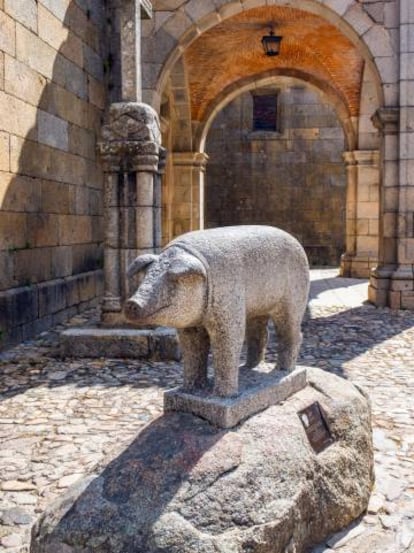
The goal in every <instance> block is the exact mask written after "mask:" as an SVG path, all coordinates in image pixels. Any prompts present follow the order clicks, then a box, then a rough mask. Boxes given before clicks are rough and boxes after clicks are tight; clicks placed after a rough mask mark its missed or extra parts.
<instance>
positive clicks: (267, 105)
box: [204, 77, 346, 265]
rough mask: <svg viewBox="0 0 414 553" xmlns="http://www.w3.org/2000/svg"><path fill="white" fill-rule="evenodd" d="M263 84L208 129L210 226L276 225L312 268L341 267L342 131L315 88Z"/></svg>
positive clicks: (283, 81) (294, 82)
mask: <svg viewBox="0 0 414 553" xmlns="http://www.w3.org/2000/svg"><path fill="white" fill-rule="evenodd" d="M261 83H262V84H261ZM265 83H267V84H266V85H264V84H263V81H259V82H253V83H251V84H250V90H247V91H246V92H242V93H241V94H239V96H237V97H236V98H235V99H233V100H232V101H231V102H230V103H228V104H227V105H226V106H225V107H224V108H222V110H221V111H220V112H219V113H218V114H217V115H216V117H215V118H214V121H213V122H212V124H211V126H210V130H209V132H208V135H207V140H206V148H205V149H206V153H207V154H208V156H209V162H208V164H207V170H206V190H205V206H206V207H205V220H204V222H205V226H206V227H215V226H224V225H232V224H233V225H234V224H235V225H238V224H266V225H274V226H278V227H280V228H283V229H284V230H287V231H288V232H290V233H291V234H293V235H294V236H296V237H297V238H298V239H299V240H300V242H301V243H302V244H303V245H304V247H305V250H306V252H307V254H308V258H309V261H310V263H311V264H312V265H338V264H339V262H340V257H341V254H342V253H343V252H344V251H345V207H346V170H345V166H344V162H343V157H342V156H343V152H344V149H345V143H346V139H345V135H344V130H343V128H342V125H341V123H340V121H339V119H338V116H337V114H336V111H335V109H334V108H333V107H332V106H331V105H330V104H329V102H328V101H327V98H326V96H325V95H323V94H321V93H320V92H319V91H318V90H317V89H316V88H315V87H313V86H311V85H309V84H307V83H305V82H304V81H301V80H298V79H293V78H289V77H288V78H286V77H275V78H273V79H269V78H268V79H267V80H265Z"/></svg>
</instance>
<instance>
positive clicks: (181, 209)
mask: <svg viewBox="0 0 414 553" xmlns="http://www.w3.org/2000/svg"><path fill="white" fill-rule="evenodd" d="M207 160H208V155H207V154H205V153H200V152H175V153H173V154H172V163H173V170H174V191H173V194H172V197H171V200H170V201H171V217H172V225H171V227H172V237H175V236H178V235H180V234H183V233H184V232H188V231H190V230H197V229H201V228H203V227H204V176H205V171H206V165H207Z"/></svg>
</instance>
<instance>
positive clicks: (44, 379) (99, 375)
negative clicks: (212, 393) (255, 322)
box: [0, 305, 414, 400]
mask: <svg viewBox="0 0 414 553" xmlns="http://www.w3.org/2000/svg"><path fill="white" fill-rule="evenodd" d="M412 326H414V313H411V312H408V311H405V312H403V311H399V312H398V311H391V310H390V309H377V308H375V307H373V306H368V305H367V306H365V305H364V306H359V307H357V308H351V309H347V310H342V311H340V310H339V309H338V308H335V307H328V308H321V309H318V308H316V309H312V315H310V313H309V312H308V313H307V315H306V317H305V321H304V324H303V335H304V339H303V345H302V348H301V352H300V357H299V360H298V362H299V364H302V365H308V366H316V367H320V368H323V369H326V370H329V371H331V372H335V373H336V374H339V375H341V376H344V377H346V373H345V371H344V368H343V365H344V363H346V362H349V361H351V360H352V359H354V358H355V357H357V356H359V355H362V354H363V353H366V352H367V351H369V350H370V349H371V348H373V347H375V346H376V345H379V344H381V343H383V342H384V341H385V340H389V339H392V338H394V337H395V336H398V335H399V334H400V333H401V332H403V331H404V330H406V329H409V328H411V327H412ZM53 344H54V345H53ZM55 346H56V344H55V343H54V342H53V340H52V341H51V342H50V343H49V345H43V346H41V347H40V346H36V342H35V343H33V344H31V345H30V344H29V345H28V346H27V347H24V348H20V349H19V348H17V349H16V350H15V352H11V353H10V354H9V355H8V356H0V400H1V399H6V398H10V397H12V396H15V395H17V394H23V393H25V392H26V391H27V390H29V389H31V388H34V387H37V386H46V387H48V388H58V387H61V386H77V387H85V388H87V387H92V386H100V387H105V388H108V387H121V386H125V385H128V386H131V387H135V388H137V389H145V388H149V387H158V388H161V389H164V388H171V387H174V386H177V385H180V384H181V378H182V368H181V366H180V364H179V363H174V362H171V363H164V362H151V361H140V360H124V359H66V360H64V361H62V360H59V359H56V358H53V357H52V356H51V355H52V353H53V351H54V347H55ZM275 357H276V354H275V339H274V335H272V334H271V338H270V341H269V351H268V355H267V358H266V359H267V361H269V362H274V360H275Z"/></svg>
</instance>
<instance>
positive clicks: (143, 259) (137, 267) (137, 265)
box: [127, 253, 158, 278]
mask: <svg viewBox="0 0 414 553" xmlns="http://www.w3.org/2000/svg"><path fill="white" fill-rule="evenodd" d="M157 259H158V255H153V254H152V253H145V254H144V255H140V256H139V257H137V258H136V259H134V261H133V262H132V263H131V264H130V265H129V266H128V269H127V277H128V278H131V277H133V276H134V275H136V274H137V273H139V272H140V271H143V270H144V269H145V268H146V267H148V265H151V263H153V262H154V261H156V260H157Z"/></svg>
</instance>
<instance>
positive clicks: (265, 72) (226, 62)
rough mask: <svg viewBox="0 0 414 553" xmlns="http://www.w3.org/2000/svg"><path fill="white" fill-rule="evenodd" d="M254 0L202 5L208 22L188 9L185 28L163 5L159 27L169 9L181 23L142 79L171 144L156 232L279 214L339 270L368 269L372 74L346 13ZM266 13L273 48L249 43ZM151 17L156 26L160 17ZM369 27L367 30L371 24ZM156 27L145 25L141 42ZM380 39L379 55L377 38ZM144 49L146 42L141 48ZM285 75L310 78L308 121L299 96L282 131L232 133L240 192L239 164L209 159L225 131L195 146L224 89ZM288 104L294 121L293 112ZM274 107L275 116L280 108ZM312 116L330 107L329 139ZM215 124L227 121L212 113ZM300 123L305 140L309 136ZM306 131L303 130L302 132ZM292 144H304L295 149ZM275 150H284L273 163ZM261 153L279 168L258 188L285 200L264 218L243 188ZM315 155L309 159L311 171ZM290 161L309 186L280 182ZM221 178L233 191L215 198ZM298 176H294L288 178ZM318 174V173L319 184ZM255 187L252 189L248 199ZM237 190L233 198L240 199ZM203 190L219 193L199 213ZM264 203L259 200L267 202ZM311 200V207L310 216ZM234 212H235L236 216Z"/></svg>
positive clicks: (375, 212)
mask: <svg viewBox="0 0 414 553" xmlns="http://www.w3.org/2000/svg"><path fill="white" fill-rule="evenodd" d="M230 4H231V3H229V5H230ZM260 4H261V2H255V3H254V7H251V8H249V9H247V7H246V6H245V7H244V9H240V10H239V9H237V7H236V6H235V5H234V6H233V8H232V10H230V8H229V11H224V9H223V10H222V11H220V10H219V12H216V16H214V17H213V15H212V16H211V18H210V19H209V24H207V23H206V20H205V19H203V18H204V17H206V15H204V16H203V17H202V18H201V19H202V20H203V22H201V20H200V21H199V22H198V23H197V22H196V23H195V24H193V25H190V26H189V27H188V29H186V30H184V27H185V26H186V23H185V22H184V19H183V17H182V16H183V14H182V11H181V12H180V11H177V12H175V13H174V15H173V16H172V18H171V19H169V20H168V21H167V27H168V22H169V25H171V27H169V28H170V29H172V26H173V21H174V22H175V24H177V25H178V22H179V21H181V24H182V27H181V31H182V34H180V36H177V39H178V46H175V47H174V46H172V47H171V48H170V52H169V55H168V53H165V52H164V54H162V56H163V59H164V65H161V64H160V73H159V78H158V81H157V82H156V84H154V87H155V90H154V91H153V92H154V94H155V96H153V100H154V105H156V102H157V100H156V98H157V97H160V98H161V100H160V102H161V113H162V114H163V115H164V117H163V128H164V143H165V144H166V145H167V147H168V148H169V150H170V152H171V155H170V159H169V163H168V166H167V171H166V176H165V178H164V194H163V197H164V210H163V212H164V221H163V236H164V239H165V241H167V240H168V239H171V238H173V237H174V236H176V235H178V234H181V233H182V232H185V231H188V230H192V229H196V228H199V227H202V226H203V225H204V223H205V222H207V224H208V225H211V224H213V223H217V224H227V222H230V221H233V222H238V223H241V222H256V223H264V222H267V223H272V224H278V223H279V224H280V225H281V226H283V227H285V228H287V229H288V230H290V231H291V232H293V233H294V234H296V235H297V236H298V237H299V238H300V239H301V240H302V241H304V240H305V241H307V242H308V253H309V255H310V258H311V261H312V262H315V263H334V262H335V261H338V258H339V257H340V253H342V254H344V255H343V257H342V263H341V265H342V273H343V274H344V275H348V276H368V274H369V271H370V269H371V268H372V267H374V266H375V265H376V264H377V262H378V250H379V244H378V232H379V178H380V173H379V165H378V159H379V158H378V149H379V136H378V131H377V129H375V128H374V126H373V124H372V122H371V116H372V114H373V113H374V112H375V111H376V110H377V109H378V107H379V106H380V105H381V103H382V102H383V94H382V88H381V85H380V78H379V76H378V72H377V71H376V68H375V64H374V63H373V59H372V56H371V55H369V48H368V45H367V44H365V43H364V41H363V40H361V38H360V37H359V36H358V34H357V33H356V32H355V31H354V30H353V29H352V27H351V26H350V25H344V24H343V23H344V22H343V21H342V22H341V21H340V18H339V17H338V14H335V12H334V11H333V10H331V9H329V8H327V7H326V6H321V5H320V4H319V3H318V2H299V3H295V5H294V6H293V4H292V5H289V6H286V5H279V3H278V2H275V5H271V6H269V5H260ZM284 4H285V3H284ZM232 5H233V4H232ZM187 6H189V4H187ZM356 9H358V8H356ZM179 13H181V15H179ZM164 15H165V14H164ZM361 21H364V18H362V19H361ZM339 23H341V24H339ZM175 24H174V25H175ZM269 24H272V25H274V26H276V28H277V33H278V34H280V35H282V36H283V41H282V47H281V52H280V55H279V56H277V57H268V56H265V55H264V53H263V51H262V49H261V37H262V36H263V34H265V33H266V32H267V30H268V28H269ZM183 26H184V27H183ZM163 28H164V31H165V28H166V25H163ZM174 28H175V27H174ZM153 31H154V30H153ZM177 32H178V30H177ZM370 32H371V33H372V34H375V33H376V32H377V29H372V30H371V31H370ZM156 34H157V33H155V34H154V32H153V33H152V34H151V33H149V35H148V36H149V38H148V44H150V43H151V36H155V35H156ZM152 45H153V46H154V45H155V43H152ZM382 48H383V52H382V54H384V55H385V54H386V52H385V49H386V45H384V44H383V46H382ZM167 50H168V49H167ZM160 56H161V54H160ZM155 57H156V56H155V54H154V53H153V59H155ZM154 67H155V65H154ZM286 79H291V80H292V82H293V80H295V79H296V80H300V81H301V83H302V86H305V87H307V88H309V89H312V90H313V91H316V90H317V92H315V94H317V97H318V98H320V100H319V102H320V105H319V108H317V109H319V110H320V114H319V121H317V120H315V118H314V120H313V121H312V120H311V119H310V120H309V114H306V113H301V108H300V106H299V105H296V106H295V107H293V108H291V109H298V114H297V117H296V121H295V122H294V124H293V125H291V122H290V123H289V125H291V129H290V130H289V132H292V133H293V135H292V136H288V134H289V132H288V130H287V129H285V130H284V131H283V132H282V133H280V129H277V133H278V136H277V137H276V136H273V139H272V140H268V138H269V134H268V135H267V136H266V137H261V139H260V140H258V138H260V137H258V136H257V135H256V136H253V137H252V136H251V137H250V138H253V139H254V140H248V141H244V144H241V143H239V144H238V146H237V147H236V146H235V144H234V143H233V147H236V150H237V151H233V152H232V155H234V162H233V161H232V163H233V165H234V164H235V163H236V161H235V160H236V159H237V157H239V159H240V160H242V159H243V160H244V162H246V157H245V156H244V155H243V154H245V153H246V151H247V150H246V148H248V149H249V152H250V153H249V156H250V161H251V166H250V169H249V172H248V173H249V174H250V176H251V178H250V193H249V187H248V186H247V185H246V184H245V183H246V179H247V173H246V171H243V170H242V165H243V164H239V167H238V169H237V170H236V171H235V172H234V171H233V172H232V171H231V170H229V166H228V165H227V168H225V167H224V165H223V164H221V165H220V163H218V160H219V158H220V156H221V157H222V156H223V152H224V151H225V150H226V149H227V150H228V149H229V140H231V139H230V138H229V136H227V138H226V141H225V142H226V144H223V145H222V147H221V146H218V147H217V148H215V147H214V146H212V145H210V146H211V147H210V148H207V149H206V138H207V136H208V132H209V129H211V125H212V122H213V120H215V118H217V117H220V118H223V117H224V114H225V113H228V112H229V109H230V108H226V110H225V111H222V108H223V107H224V106H225V105H226V104H228V103H229V102H230V101H231V100H233V99H234V98H236V97H241V96H240V95H241V94H242V93H243V92H244V91H246V90H251V89H253V90H255V91H256V93H255V94H253V96H257V94H258V92H260V91H259V88H265V89H266V87H269V86H273V87H276V89H277V85H275V83H277V82H278V80H279V82H283V81H286ZM282 88H283V87H282ZM299 96H300V95H299ZM246 97H251V94H250V95H248V96H246ZM296 97H298V95H296ZM283 98H284V99H285V100H286V98H287V95H286V94H280V95H279V100H282V99H283ZM285 100H284V101H285ZM246 101H247V100H246ZM253 102H254V99H253ZM282 104H283V102H282ZM282 104H280V105H282ZM278 109H280V108H278ZM304 109H305V111H306V109H307V110H308V111H309V110H310V109H311V108H309V107H308V108H304ZM282 111H283V110H282ZM285 112H286V110H285ZM302 112H303V108H302ZM218 114H220V115H219V116H218ZM282 115H283V114H282ZM299 115H301V116H302V121H298V117H299ZM278 117H279V119H280V117H281V113H279V115H278ZM324 117H325V119H326V118H328V119H329V117H334V118H335V120H336V123H335V125H334V126H336V127H337V130H336V133H337V135H336V136H339V135H341V137H340V139H339V140H340V141H341V144H339V142H338V139H336V138H335V139H332V138H331V139H330V140H329V138H326V137H328V135H329V132H332V131H328V130H327V129H328V128H327V125H332V123H326V121H324ZM282 119H283V117H282ZM221 124H222V125H225V126H226V125H227V123H225V122H223V121H222V122H221ZM285 124H286V122H285ZM230 125H231V123H230ZM213 126H214V125H213ZM227 126H228V125H227ZM295 128H296V130H295V131H294V129H295ZM338 129H339V130H338ZM301 133H302V136H300V134H301ZM312 133H313V135H314V140H313V142H311V140H310V139H309V135H310V134H312ZM338 133H339V134H338ZM216 134H217V133H216ZM334 134H335V132H334ZM306 135H307V136H308V138H304V136H306ZM318 137H325V138H318ZM315 138H318V140H325V142H324V144H322V143H319V144H318V140H315ZM292 141H293V142H294V144H293V142H292ZM210 142H211V141H210ZM216 146H217V144H216ZM304 146H305V147H306V148H308V149H309V152H307V153H306V152H305V151H304V149H303V147H304ZM321 146H322V147H321ZM278 148H279V149H283V148H285V150H286V151H285V152H283V153H284V155H283V156H281V155H280V154H281V153H282V152H279V154H278V155H276V150H277V149H278ZM312 149H313V154H312V155H311V152H310V150H312ZM253 150H255V152H253ZM361 150H362V151H363V153H361ZM328 151H330V153H329V152H328ZM252 156H253V157H252ZM253 158H254V159H253ZM318 158H319V159H318ZM265 159H267V162H266V163H264V160H265ZM278 159H279V161H280V160H281V159H284V160H286V161H284V162H282V165H281V166H280V164H279V165H278ZM332 159H334V161H332ZM287 160H289V162H288V161H287ZM301 160H302V161H301ZM270 161H272V162H271V163H270ZM301 163H302V169H301V170H299V167H300V164H301ZM309 164H311V165H309ZM328 164H329V165H328ZM272 165H273V167H274V168H276V171H278V173H279V174H280V178H279V179H278V182H279V183H280V184H279V187H276V189H277V188H279V190H278V192H277V191H276V189H275V190H272V189H271V188H269V189H268V190H267V193H269V194H273V195H276V196H277V194H278V193H279V195H280V194H281V196H280V203H281V204H283V202H284V203H285V207H284V213H285V214H284V215H283V217H282V216H281V213H280V211H279V215H278V216H277V217H274V218H272V217H270V216H269V214H267V215H266V214H264V213H263V210H262V212H261V213H259V212H258V211H257V210H254V209H253V210H252V208H251V206H252V205H253V204H254V199H253V197H254V196H255V195H256V196H257V191H256V192H255V186H257V184H255V183H257V182H263V181H268V180H269V178H268V176H267V173H268V174H269V175H270V174H271V172H272ZM305 165H307V166H308V167H307V170H306V169H304V167H305ZM253 166H254V170H253ZM323 166H324V167H323ZM206 167H210V168H209V169H208V174H209V178H208V189H207V195H205V194H204V179H205V171H206ZM315 167H318V169H317V170H316V172H315ZM220 171H221V174H220ZM298 171H299V174H303V175H305V173H307V174H306V177H305V176H304V177H303V179H305V181H306V180H307V182H308V183H309V182H310V181H311V180H312V176H311V174H312V172H313V182H314V183H317V184H316V185H314V188H313V194H312V193H310V190H306V188H305V187H304V186H302V187H301V186H297V185H296V186H292V182H293V181H295V178H294V174H295V172H296V173H297V172H298ZM232 174H233V177H232ZM236 174H237V175H239V176H237V177H236ZM240 175H243V179H241V178H240ZM303 179H302V181H303ZM242 180H243V182H242ZM213 181H214V183H213ZM224 181H225V182H226V183H227V186H226V187H224V188H223V187H222V188H221V190H222V191H223V190H227V192H228V191H229V190H233V191H234V192H235V193H234V194H233V199H234V202H232V201H231V198H230V197H227V201H225V202H223V201H222V200H223V198H222V197H220V193H218V190H219V188H220V182H224ZM230 181H231V182H230ZM299 181H301V177H300V178H299V179H296V183H297V182H299ZM302 181H301V182H302ZM273 182H275V179H273ZM282 182H284V184H283V185H282ZM328 182H329V183H330V184H326V183H328ZM324 188H325V192H323V190H324ZM265 195H266V193H265V194H262V196H261V200H260V201H262V198H263V196H265ZM295 196H296V199H295ZM205 198H207V203H206V201H205ZM328 198H329V199H328ZM240 200H241V201H242V203H244V204H245V207H244V208H241V207H240V205H239V204H240ZM214 202H215V203H216V204H221V210H222V214H221V216H220V217H219V218H217V217H214V216H212V215H211V209H210V207H209V206H212V205H213V204H214ZM268 203H269V202H268ZM271 203H272V202H270V204H271ZM275 203H276V199H275ZM305 204H306V205H305ZM310 206H313V207H312V208H310ZM265 207H266V209H267V208H268V205H267V204H266V206H265ZM279 207H280V205H279ZM206 209H207V213H206ZM224 210H227V214H225V213H224ZM249 210H250V213H249V215H247V212H248V211H249ZM209 211H210V213H209ZM273 211H275V210H273ZM312 211H313V215H310V212H312ZM318 211H319V212H320V215H318V216H317V212H318ZM241 212H244V213H245V216H244V217H237V215H239V216H240V214H241ZM299 212H300V213H299ZM328 213H329V214H330V216H328V215H327V214H328ZM289 217H290V219H291V220H295V221H296V222H297V228H296V230H295V229H294V228H292V224H287V221H288V219H289ZM324 217H326V219H328V218H330V219H331V221H335V225H336V227H337V229H336V230H335V231H334V232H332V231H333V227H332V224H331V226H330V227H329V225H328V224H327V223H323V222H322V220H323V219H324ZM309 219H310V221H309ZM306 221H308V222H307V223H306ZM304 227H306V228H307V230H306V231H305V230H304ZM311 227H313V228H312V230H311ZM316 229H319V230H316ZM305 236H307V238H305ZM324 236H325V238H324ZM328 236H330V237H331V243H330V244H328V243H327V242H328V238H326V237H328Z"/></svg>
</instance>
